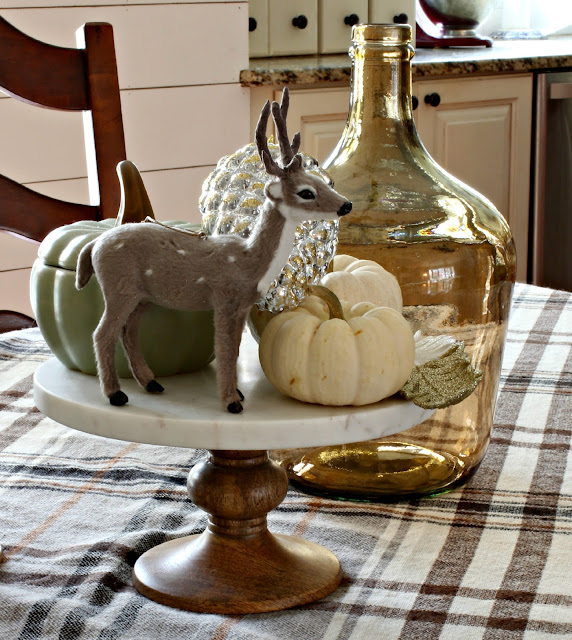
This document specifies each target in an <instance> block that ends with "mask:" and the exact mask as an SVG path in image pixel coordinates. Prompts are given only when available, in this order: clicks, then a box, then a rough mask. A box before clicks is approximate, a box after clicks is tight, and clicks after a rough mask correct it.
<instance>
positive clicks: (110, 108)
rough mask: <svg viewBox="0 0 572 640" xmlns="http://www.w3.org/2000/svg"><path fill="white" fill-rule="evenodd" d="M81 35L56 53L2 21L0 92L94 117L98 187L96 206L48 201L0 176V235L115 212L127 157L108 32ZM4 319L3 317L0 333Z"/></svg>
mask: <svg viewBox="0 0 572 640" xmlns="http://www.w3.org/2000/svg"><path fill="white" fill-rule="evenodd" d="M81 36H83V37H82V39H83V42H82V43H81V45H80V48H78V49H70V48H65V47H57V46H53V45H51V44H47V43H45V42H41V41H39V40H36V39H34V38H31V37H30V36H28V35H26V34H25V33H22V32H21V31H19V30H18V29H16V28H15V27H14V26H13V25H11V24H10V23H9V22H7V21H6V20H5V19H4V18H2V17H1V16H0V88H1V89H2V90H3V91H5V92H7V93H9V94H10V95H11V96H13V97H15V98H17V99H18V100H22V101H24V102H27V103H29V104H32V105H36V106H38V107H45V108H50V109H59V110H63V111H83V112H90V113H91V123H90V122H89V120H90V119H88V118H84V126H88V127H89V131H86V132H85V133H86V135H85V139H86V156H87V158H88V173H89V175H88V178H89V180H90V192H92V190H93V188H94V185H96V189H97V191H98V192H99V204H94V205H84V204H78V203H73V202H67V201H63V200H58V199H56V198H51V197H48V196H45V195H42V194H39V193H37V192H36V191H33V190H32V189H29V188H28V187H26V186H24V185H21V184H19V183H17V182H15V181H14V180H12V179H10V178H9V177H8V176H3V175H0V230H3V231H8V232H11V233H14V234H17V235H20V236H24V237H26V238H30V239H32V240H36V241H38V242H40V241H41V240H43V239H44V238H45V237H46V235H47V234H48V233H49V232H50V231H52V230H53V229H55V228H57V227H60V226H62V225H65V224H70V223H72V222H76V221H78V220H101V219H103V218H110V217H114V216H116V215H117V212H118V209H119V203H120V198H121V193H120V187H119V181H118V179H117V173H116V166H117V164H118V163H119V162H121V161H122V160H125V159H126V153H125V137H124V131H123V119H122V115H121V102H120V97H119V82H118V77H117V63H116V58H115V45H114V41H113V28H112V26H111V25H110V24H106V23H87V24H85V25H83V27H82V28H81V29H80V30H78V40H80V37H81ZM90 141H91V142H90ZM3 152H5V153H8V152H9V150H8V149H3ZM92 199H93V198H92ZM1 317H2V312H1V311H0V333H1V332H2V319H1ZM10 317H11V319H12V320H13V314H12V315H11V316H10ZM10 327H11V328H13V324H11V325H10Z"/></svg>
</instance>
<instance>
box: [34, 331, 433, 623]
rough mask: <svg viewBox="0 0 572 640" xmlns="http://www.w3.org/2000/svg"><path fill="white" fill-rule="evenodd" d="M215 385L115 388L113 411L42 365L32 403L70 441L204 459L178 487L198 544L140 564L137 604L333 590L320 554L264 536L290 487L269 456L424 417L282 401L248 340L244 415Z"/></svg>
mask: <svg viewBox="0 0 572 640" xmlns="http://www.w3.org/2000/svg"><path fill="white" fill-rule="evenodd" d="M215 378H216V370H215V366H214V365H210V366H208V367H206V368H204V369H203V370H201V371H198V372H196V373H193V374H188V375H180V376H173V377H170V378H165V379H162V380H161V383H162V384H163V385H164V387H165V389H166V391H165V392H164V393H163V394H161V395H151V394H147V393H145V392H143V391H142V390H141V389H140V388H139V387H137V385H136V383H135V382H134V381H133V380H123V381H122V388H123V389H124V390H125V392H126V393H127V395H128V396H129V403H128V404H127V405H126V406H124V407H112V406H110V405H109V404H108V403H107V401H106V399H105V398H103V396H102V395H101V392H100V389H99V384H98V380H97V378H94V377H92V376H88V375H85V374H82V373H78V372H75V371H70V370H68V369H66V368H65V367H64V366H63V365H62V364H60V363H59V362H58V361H57V360H55V359H52V360H49V361H47V362H45V363H43V364H42V365H41V366H40V367H39V368H38V370H37V372H36V375H35V379H34V397H35V402H36V405H37V407H38V408H39V410H40V411H42V412H43V413H44V414H45V415H47V416H49V417H50V418H53V419H54V420H56V421H58V422H60V423H62V424H64V425H67V426H69V427H73V428H74V429H78V430H81V431H86V432H88V433H92V434H95V435H99V436H104V437H108V438H117V439H120V440H128V441H132V442H141V443H146V444H155V445H167V446H176V447H193V448H204V449H208V450H209V454H208V456H207V459H206V460H205V461H203V462H200V463H199V464H197V465H195V466H194V467H193V469H192V470H191V472H190V474H189V479H188V492H189V496H190V498H191V499H192V500H193V502H194V503H195V504H196V505H197V506H198V507H200V508H201V509H203V510H204V511H206V512H207V513H208V514H209V517H208V526H207V528H206V530H205V531H204V532H203V533H202V534H198V535H193V536H187V537H183V538H179V539H176V540H172V541H169V542H165V543H163V544H160V545H158V546H157V547H154V548H152V549H150V550H149V551H147V552H145V553H144V554H143V555H142V556H141V557H140V558H139V559H138V560H137V562H136V563H135V567H134V569H133V582H134V584H135V587H136V588H137V589H138V591H139V592H140V593H142V594H143V595H145V596H147V597H149V598H151V599H152V600H155V601H157V602H160V603H161V604H165V605H168V606H172V607H177V608H181V609H188V610H191V611H199V612H209V613H224V614H242V613H254V612H263V611H276V610H279V609H285V608H288V607H293V606H296V605H301V604H305V603H308V602H313V601H314V600H318V599H319V598H322V597H324V596H326V595H328V594H329V593H331V592H332V591H333V590H334V589H335V588H336V587H337V586H338V585H339V583H340V580H341V577H342V571H341V568H340V563H339V561H338V559H337V558H336V557H335V556H334V555H333V554H332V553H331V552H330V551H328V550H327V549H325V548H324V547H322V546H320V545H317V544H315V543H313V542H310V541H308V540H305V539H302V538H299V537H294V536H287V535H273V534H272V533H270V532H269V531H268V529H267V527H266V516H267V513H268V512H269V511H271V510H272V509H275V508H276V507H277V506H278V505H279V504H280V503H281V502H282V500H283V499H284V497H285V496H286V491H287V485H288V481H287V477H286V473H285V471H284V470H283V469H282V468H281V467H280V466H279V465H277V464H276V463H275V462H273V461H271V460H269V458H268V453H267V450H268V449H284V448H293V447H308V446H321V445H332V444H345V443H349V442H358V441H362V440H370V439H373V438H378V437H381V436H385V435H390V434H392V433H397V432H399V431H403V430H405V429H407V428H409V427H411V426H413V425H415V424H418V423H420V422H422V421H423V420H426V419H427V418H428V417H429V416H430V415H431V413H432V412H431V411H427V410H424V409H421V408H419V407H417V406H416V405H414V404H413V403H410V402H406V401H404V400H396V399H388V400H384V401H383V402H380V403H378V404H376V405H369V406H366V407H340V408H334V407H321V406H314V405H308V404H304V403H301V402H297V401H296V400H293V399H291V398H286V397H285V396H282V395H281V394H280V393H278V392H277V391H275V390H274V389H273V388H272V387H271V385H270V384H269V383H268V382H267V380H266V379H265V377H264V375H263V373H262V371H261V369H260V365H259V363H258V355H257V346H256V344H255V342H254V340H252V338H250V336H245V337H244V339H243V344H242V347H241V356H240V359H239V381H240V388H241V391H242V392H243V393H244V395H245V397H246V400H245V402H244V411H243V413H241V414H239V415H234V414H230V413H227V412H226V411H224V410H223V409H222V408H221V405H220V402H219V399H218V397H217V395H216V379H215Z"/></svg>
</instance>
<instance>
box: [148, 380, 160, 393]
mask: <svg viewBox="0 0 572 640" xmlns="http://www.w3.org/2000/svg"><path fill="white" fill-rule="evenodd" d="M145 391H147V392H148V393H162V392H163V391H165V387H164V386H163V385H161V384H159V383H158V382H157V380H151V381H149V382H148V383H147V384H146V385H145Z"/></svg>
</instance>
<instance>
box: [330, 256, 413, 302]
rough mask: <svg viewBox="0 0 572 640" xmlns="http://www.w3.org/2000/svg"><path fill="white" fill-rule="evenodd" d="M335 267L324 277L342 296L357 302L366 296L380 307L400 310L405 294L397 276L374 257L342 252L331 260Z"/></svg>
mask: <svg viewBox="0 0 572 640" xmlns="http://www.w3.org/2000/svg"><path fill="white" fill-rule="evenodd" d="M332 267H333V271H331V272H330V273H327V274H326V275H325V276H324V277H323V278H322V280H321V284H322V286H324V287H327V288H328V289H330V291H333V292H334V293H335V294H336V295H337V296H338V298H339V299H340V300H346V301H347V302H350V303H351V304H357V303H358V302H362V301H363V300H366V301H367V302H373V304H375V305H377V306H378V307H391V308H392V309H396V310H397V311H399V312H401V311H402V309H403V298H402V296H401V288H400V286H399V283H398V282H397V278H396V277H395V276H394V275H393V274H392V273H389V271H386V270H385V269H384V268H383V267H382V266H381V265H379V264H377V262H374V261H373V260H358V259H357V258H354V257H353V256H348V255H346V254H340V255H338V256H336V257H335V258H334V260H333V262H332Z"/></svg>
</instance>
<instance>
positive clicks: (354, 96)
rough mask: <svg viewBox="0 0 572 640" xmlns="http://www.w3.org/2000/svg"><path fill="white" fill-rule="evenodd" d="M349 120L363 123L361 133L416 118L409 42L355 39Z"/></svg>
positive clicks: (411, 55)
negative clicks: (414, 115)
mask: <svg viewBox="0 0 572 640" xmlns="http://www.w3.org/2000/svg"><path fill="white" fill-rule="evenodd" d="M350 56H351V58H352V59H353V66H352V79H351V94H350V111H349V116H350V120H351V121H353V122H354V123H360V130H361V135H362V136H363V134H364V133H365V132H366V131H367V130H370V129H378V128H384V129H386V130H387V129H389V130H391V129H393V128H394V126H392V124H393V125H397V124H398V123H400V127H402V126H403V124H404V123H406V122H407V121H411V120H412V119H413V113H412V110H411V58H412V57H413V48H412V47H411V46H410V45H409V44H400V45H394V46H391V45H386V44H383V43H377V42H355V41H354V44H353V45H352V47H351V49H350Z"/></svg>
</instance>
